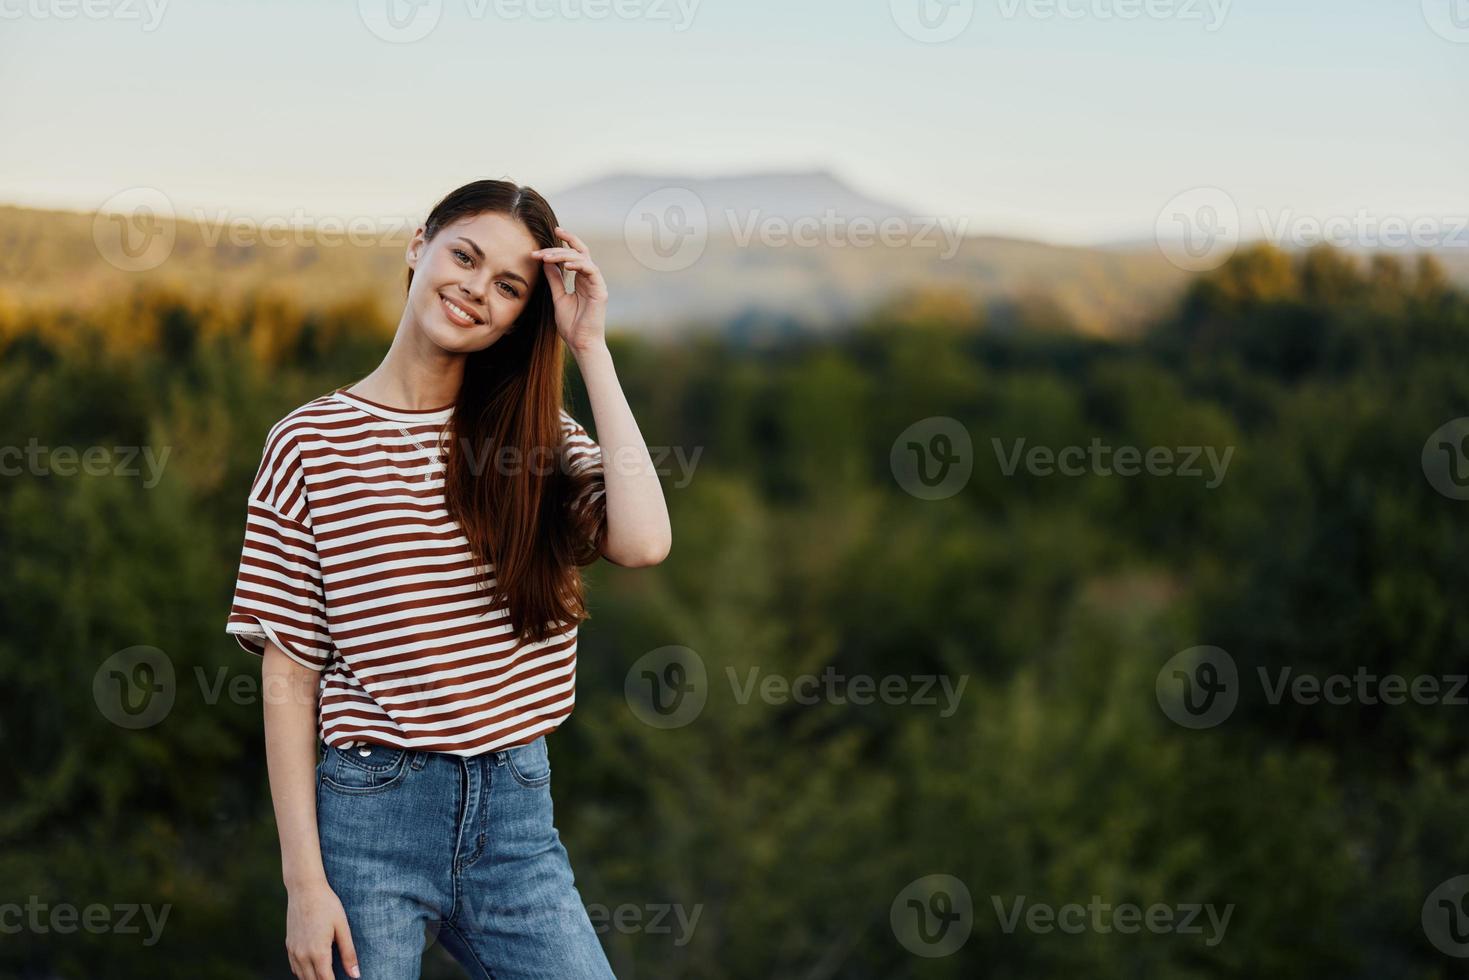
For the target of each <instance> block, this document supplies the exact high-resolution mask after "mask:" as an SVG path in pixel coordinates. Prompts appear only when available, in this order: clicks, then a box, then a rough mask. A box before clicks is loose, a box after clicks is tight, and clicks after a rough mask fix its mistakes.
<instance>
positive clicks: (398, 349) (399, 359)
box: [351, 311, 466, 411]
mask: <svg viewBox="0 0 1469 980" xmlns="http://www.w3.org/2000/svg"><path fill="white" fill-rule="evenodd" d="M404 315H405V318H406V316H407V314H406V311H405V314H404ZM411 337H416V338H417V341H416V342H415V341H414V340H412V339H410V338H411ZM465 356H466V355H464V354H451V353H449V352H448V351H446V350H444V349H443V348H442V347H439V346H437V345H436V344H433V343H431V342H430V341H429V340H428V339H427V338H425V337H423V336H422V335H421V334H418V333H417V332H416V331H413V330H410V329H408V325H407V324H406V323H400V324H399V325H398V332H397V333H396V334H395V335H394V336H393V343H392V345H391V346H390V347H389V348H388V353H387V354H386V355H385V356H384V357H383V360H382V363H381V364H379V365H378V366H377V367H376V368H374V369H373V371H372V373H371V374H369V375H367V377H365V378H363V379H362V380H361V381H359V382H357V383H356V384H355V385H353V386H352V388H351V390H352V391H354V392H357V393H358V394H360V395H361V396H362V397H364V398H370V399H372V400H373V401H376V402H381V403H382V404H384V405H392V406H394V407H396V408H406V409H408V410H410V411H419V410H424V409H432V408H441V407H443V406H445V405H452V404H453V403H454V401H455V400H456V399H457V398H458V397H459V386H460V384H461V383H462V382H463V381H464V359H465Z"/></svg>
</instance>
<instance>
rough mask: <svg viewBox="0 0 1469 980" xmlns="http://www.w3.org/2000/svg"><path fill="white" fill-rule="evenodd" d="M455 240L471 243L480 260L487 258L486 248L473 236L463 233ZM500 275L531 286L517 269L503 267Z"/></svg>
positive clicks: (525, 285) (526, 286) (528, 286)
mask: <svg viewBox="0 0 1469 980" xmlns="http://www.w3.org/2000/svg"><path fill="white" fill-rule="evenodd" d="M455 241H458V242H465V243H466V244H468V245H469V247H470V248H472V249H474V254H475V255H477V256H479V260H480V261H481V262H483V261H484V260H485V253H484V250H483V249H482V248H480V247H479V246H478V245H477V244H475V242H474V240H473V239H472V238H465V237H464V236H463V235H460V236H459V237H458V238H456V239H455ZM500 275H502V276H504V277H505V278H506V279H514V280H515V281H516V282H518V283H520V284H521V285H522V286H524V287H525V288H526V289H529V288H530V283H528V282H526V281H525V277H524V276H522V275H521V274H520V273H518V272H515V271H513V270H511V269H503V270H501V272H500Z"/></svg>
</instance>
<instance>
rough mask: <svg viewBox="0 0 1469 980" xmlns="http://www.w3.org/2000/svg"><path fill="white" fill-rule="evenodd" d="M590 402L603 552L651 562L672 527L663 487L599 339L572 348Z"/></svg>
mask: <svg viewBox="0 0 1469 980" xmlns="http://www.w3.org/2000/svg"><path fill="white" fill-rule="evenodd" d="M573 355H574V356H575V358H576V363H577V367H578V369H579V370H580V371H581V376H582V381H583V383H584V384H585V385H586V389H587V398H588V400H590V401H591V403H592V417H593V419H594V420H595V423H596V430H597V443H598V445H600V446H601V447H602V470H603V475H604V478H605V480H606V484H607V496H606V503H607V543H606V547H605V548H604V549H603V554H604V555H605V556H606V557H607V558H608V560H610V561H612V562H615V563H616V564H619V565H628V566H643V565H656V564H657V563H658V562H660V561H662V560H663V558H664V557H665V556H666V555H667V554H668V550H669V548H670V547H671V546H672V541H673V532H672V529H671V528H670V525H669V520H668V505H667V503H666V502H665V501H664V499H663V487H662V485H661V484H660V483H659V482H658V473H657V471H656V470H655V469H654V466H653V461H652V459H651V458H650V456H649V454H648V447H647V445H646V444H645V443H644V442H643V436H642V433H641V432H639V431H638V423H637V420H636V419H634V418H633V414H632V409H631V408H630V407H629V406H628V404H627V397H626V395H624V394H623V391H622V385H621V383H620V382H619V381H618V380H617V371H616V369H615V368H614V367H613V365H612V354H611V352H610V351H609V350H608V349H607V345H606V344H604V343H598V344H594V345H592V346H591V347H589V348H587V349H585V350H581V351H577V350H573Z"/></svg>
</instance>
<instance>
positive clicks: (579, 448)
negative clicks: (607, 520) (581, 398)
mask: <svg viewBox="0 0 1469 980" xmlns="http://www.w3.org/2000/svg"><path fill="white" fill-rule="evenodd" d="M561 432H562V436H563V438H565V440H566V462H567V470H568V471H569V472H571V473H574V474H578V475H580V474H586V475H587V476H588V477H590V479H588V480H587V484H586V486H585V488H583V490H582V491H581V493H580V494H579V495H578V496H577V497H576V499H574V500H573V501H572V502H571V507H572V510H573V511H574V512H577V513H581V512H584V511H586V510H588V509H590V508H594V507H596V506H597V505H598V504H599V503H602V502H603V500H604V499H605V497H606V493H607V485H606V482H605V481H604V479H603V473H604V471H603V468H602V447H601V446H599V445H597V443H596V441H594V440H593V439H592V437H591V436H589V435H587V430H586V429H585V428H583V427H582V425H581V423H580V422H578V421H577V420H576V419H574V418H572V417H571V415H570V414H569V413H567V411H566V410H565V409H562V411H561Z"/></svg>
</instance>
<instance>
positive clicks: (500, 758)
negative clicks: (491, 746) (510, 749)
mask: <svg viewBox="0 0 1469 980" xmlns="http://www.w3.org/2000/svg"><path fill="white" fill-rule="evenodd" d="M507 754H508V753H507V752H506V751H505V750H504V749H501V750H500V751H498V752H496V753H495V765H497V766H503V765H504V764H505V756H506V755H507Z"/></svg>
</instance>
